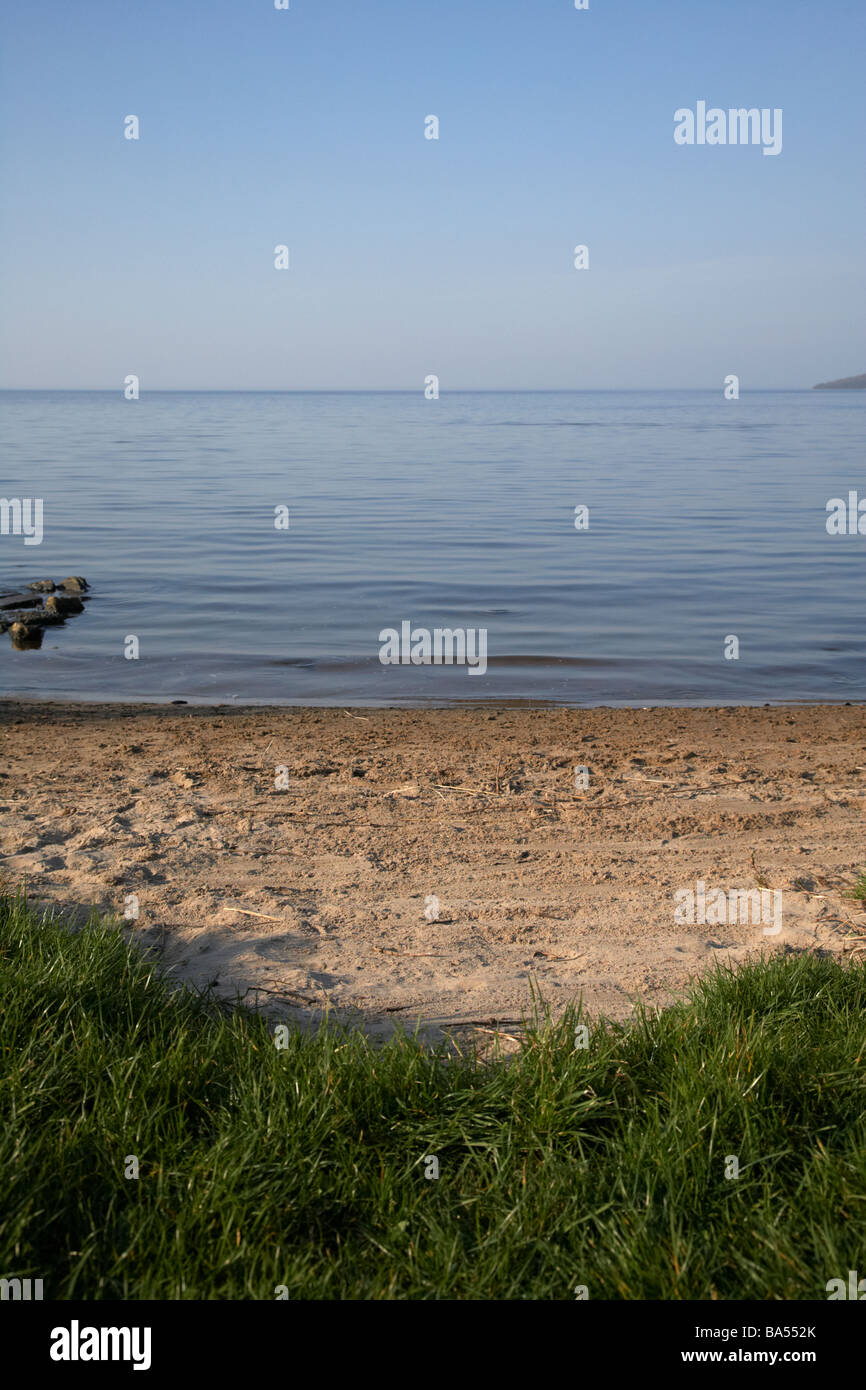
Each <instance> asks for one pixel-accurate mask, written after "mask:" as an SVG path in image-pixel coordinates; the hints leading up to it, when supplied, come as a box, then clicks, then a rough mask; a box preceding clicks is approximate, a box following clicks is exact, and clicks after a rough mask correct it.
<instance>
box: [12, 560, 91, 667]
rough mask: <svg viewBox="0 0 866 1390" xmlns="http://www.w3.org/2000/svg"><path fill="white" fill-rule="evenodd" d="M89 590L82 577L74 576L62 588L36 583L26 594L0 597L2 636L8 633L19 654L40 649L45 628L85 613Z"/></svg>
mask: <svg viewBox="0 0 866 1390" xmlns="http://www.w3.org/2000/svg"><path fill="white" fill-rule="evenodd" d="M89 588H90V585H89V584H88V582H87V580H86V579H82V577H81V575H80V574H71V575H69V577H68V578H67V579H64V580H62V581H61V583H60V584H55V583H54V580H53V579H34V580H33V583H32V584H28V585H27V590H26V592H20V593H18V592H10V593H5V594H0V633H3V632H7V631H8V633H9V636H10V637H11V639H12V645H13V647H17V648H18V649H19V650H23V649H24V648H26V647H39V646H41V644H42V629H43V628H45V627H53V626H54V624H55V623H65V622H66V619H67V618H70V617H72V615H73V614H74V613H83V612H84V601H85V599H87V598H88V597H89V595H88V594H87V592H86V590H88V589H89ZM58 590H63V591H64V592H62V593H61V592H57V591H58ZM43 595H45V596H46V597H45V599H44V602H43Z"/></svg>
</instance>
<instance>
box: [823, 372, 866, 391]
mask: <svg viewBox="0 0 866 1390" xmlns="http://www.w3.org/2000/svg"><path fill="white" fill-rule="evenodd" d="M812 390H813V391H866V372H861V373H860V375H859V376H843V377H840V378H839V380H838V381H819V382H818V385H817V386H813V387H812Z"/></svg>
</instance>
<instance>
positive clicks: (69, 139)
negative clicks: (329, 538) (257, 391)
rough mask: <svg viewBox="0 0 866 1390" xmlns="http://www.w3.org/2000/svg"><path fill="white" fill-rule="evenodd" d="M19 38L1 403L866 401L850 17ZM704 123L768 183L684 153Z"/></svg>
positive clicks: (735, 2)
mask: <svg viewBox="0 0 866 1390" xmlns="http://www.w3.org/2000/svg"><path fill="white" fill-rule="evenodd" d="M0 40H2V59H0V69H2V70H0V130H2V146H0V164H2V187H3V190H4V196H3V199H2V203H3V207H2V229H0V230H2V246H3V250H2V263H0V273H2V293H3V299H4V302H5V305H6V309H5V312H4V327H3V330H2V335H0V384H2V385H3V386H5V387H82V388H87V387H92V388H118V389H121V387H122V382H123V378H124V377H125V376H126V375H127V374H128V373H133V372H134V373H136V374H138V375H139V376H140V378H141V387H142V391H146V390H147V389H160V388H163V389H166V388H174V389H184V388H189V389H245V388H250V389H253V388H261V389H267V388H274V389H295V390H301V389H327V388H344V389H415V388H418V389H421V388H422V387H423V380H424V378H425V376H426V375H428V374H429V373H436V374H437V375H438V376H439V378H440V382H441V389H442V390H443V392H444V391H446V390H448V389H449V387H450V388H452V389H472V388H488V389H508V388H519V387H526V388H539V389H542V388H545V387H551V388H553V387H557V388H569V387H577V388H581V387H582V388H596V387H597V388H608V387H609V388H615V387H703V386H712V387H719V386H720V384H721V382H722V380H723V378H724V377H725V376H726V375H727V374H728V373H732V372H733V373H737V374H738V375H739V376H740V380H741V386H742V389H743V390H747V389H749V388H750V387H752V388H759V387H798V386H809V385H811V384H813V383H814V382H815V381H819V380H827V379H830V378H833V377H836V376H843V375H850V374H852V373H855V372H861V371H866V346H864V341H863V338H864V334H863V324H864V317H866V316H864V308H866V303H864V300H866V295H864V283H866V267H864V255H863V244H864V229H866V218H864V213H866V206H864V203H866V199H864V167H863V150H864V148H866V102H864V99H863V81H862V67H863V54H864V51H866V5H864V3H863V0H822V3H820V4H819V3H817V0H816V3H810V2H809V0H759V2H758V0H732V2H730V3H725V4H721V3H719V4H711V3H708V2H707V0H673V3H653V0H643V3H641V0H590V9H589V10H588V11H586V12H583V11H576V10H575V9H574V6H573V0H504V2H503V3H496V0H427V2H426V3H422V0H366V3H365V0H291V9H290V10H289V11H277V10H275V9H274V7H273V0H196V3H192V0H143V2H142V3H138V4H126V3H124V0H77V2H76V3H75V4H69V3H68V0H47V3H46V2H43V3H35V0H34V3H30V4H25V3H23V2H22V0H19V3H17V4H15V5H11V4H10V5H8V6H7V7H6V8H5V11H4V13H3V17H2V20H0ZM702 99H703V100H706V101H707V102H708V103H709V104H710V105H718V106H719V107H722V108H728V107H732V106H733V107H740V106H747V107H751V106H756V107H759V108H763V107H770V108H776V107H780V108H782V110H783V113H784V116H783V149H782V153H781V154H780V155H779V156H778V157H775V158H773V157H766V156H764V155H763V154H762V151H761V149H760V148H753V147H739V146H727V147H717V148H711V147H708V146H704V147H702V148H701V147H697V146H695V147H681V146H677V145H676V144H675V143H674V140H673V129H674V111H675V110H676V109H678V108H680V107H691V108H692V109H694V107H695V105H696V103H697V101H698V100H702ZM129 114H135V115H137V116H138V117H139V119H140V123H141V138H140V140H138V141H129V140H126V139H124V136H123V120H124V117H125V116H127V115H129ZM429 114H435V115H437V116H438V117H439V121H440V138H439V140H438V141H433V140H426V139H425V138H424V118H425V117H426V116H427V115H429ZM278 243H284V244H287V245H288V246H289V248H290V255H291V268H290V269H289V270H288V271H285V272H281V271H277V270H275V269H274V264H273V262H274V250H273V249H274V246H275V245H277V244H278ZM578 243H584V244H586V245H588V246H589V250H590V268H589V270H588V271H580V272H579V271H576V270H575V269H574V268H573V265H572V260H573V256H572V251H573V247H574V246H575V245H576V244H578Z"/></svg>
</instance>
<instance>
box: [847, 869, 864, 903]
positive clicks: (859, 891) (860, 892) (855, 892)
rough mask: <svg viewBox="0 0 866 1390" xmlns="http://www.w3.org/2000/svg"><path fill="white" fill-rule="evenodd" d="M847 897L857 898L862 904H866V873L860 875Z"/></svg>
mask: <svg viewBox="0 0 866 1390" xmlns="http://www.w3.org/2000/svg"><path fill="white" fill-rule="evenodd" d="M847 897H849V898H856V900H857V901H858V902H861V903H862V902H866V873H863V874H861V875H860V877H859V878H858V880H857V882H856V883H855V884H854V887H853V888H852V889H851V891H850V893H848V894H847Z"/></svg>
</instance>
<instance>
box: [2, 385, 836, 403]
mask: <svg viewBox="0 0 866 1390" xmlns="http://www.w3.org/2000/svg"><path fill="white" fill-rule="evenodd" d="M817 389H818V387H817V385H816V386H750V387H745V388H744V387H742V386H741V387H740V395H741V396H742V395H758V394H760V393H761V392H775V391H779V392H789V391H815V390H817ZM840 389H844V388H840ZM14 391H18V392H21V393H32V394H34V395H35V394H37V393H39V392H52V393H60V392H64V393H66V394H69V395H72V394H74V393H76V392H78V393H80V394H82V395H116V394H119V395H121V396H122V395H123V386H0V394H4V395H5V394H7V393H9V394H11V393H12V392H14ZM684 391H694V392H711V393H713V394H716V393H717V392H719V391H723V387H720V386H718V385H714V386H453V387H447V388H446V389H445V390H442V389H441V388H440V391H439V397H438V399H440V400H441V398H442V397H443V396H511V395H523V396H555V395H562V396H572V395H601V394H603V393H605V392H610V393H612V394H613V393H617V392H628V393H631V394H635V395H638V394H640V395H646V394H648V393H653V394H662V393H664V392H684ZM423 394H424V387H423V386H412V387H408V386H370V387H368V386H149V387H147V388H146V389H145V390H141V391H140V397H139V398H141V397H143V396H145V395H151V396H153V395H201V396H206V395H214V396H226V395H235V396H317V395H318V396H416V395H423Z"/></svg>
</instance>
